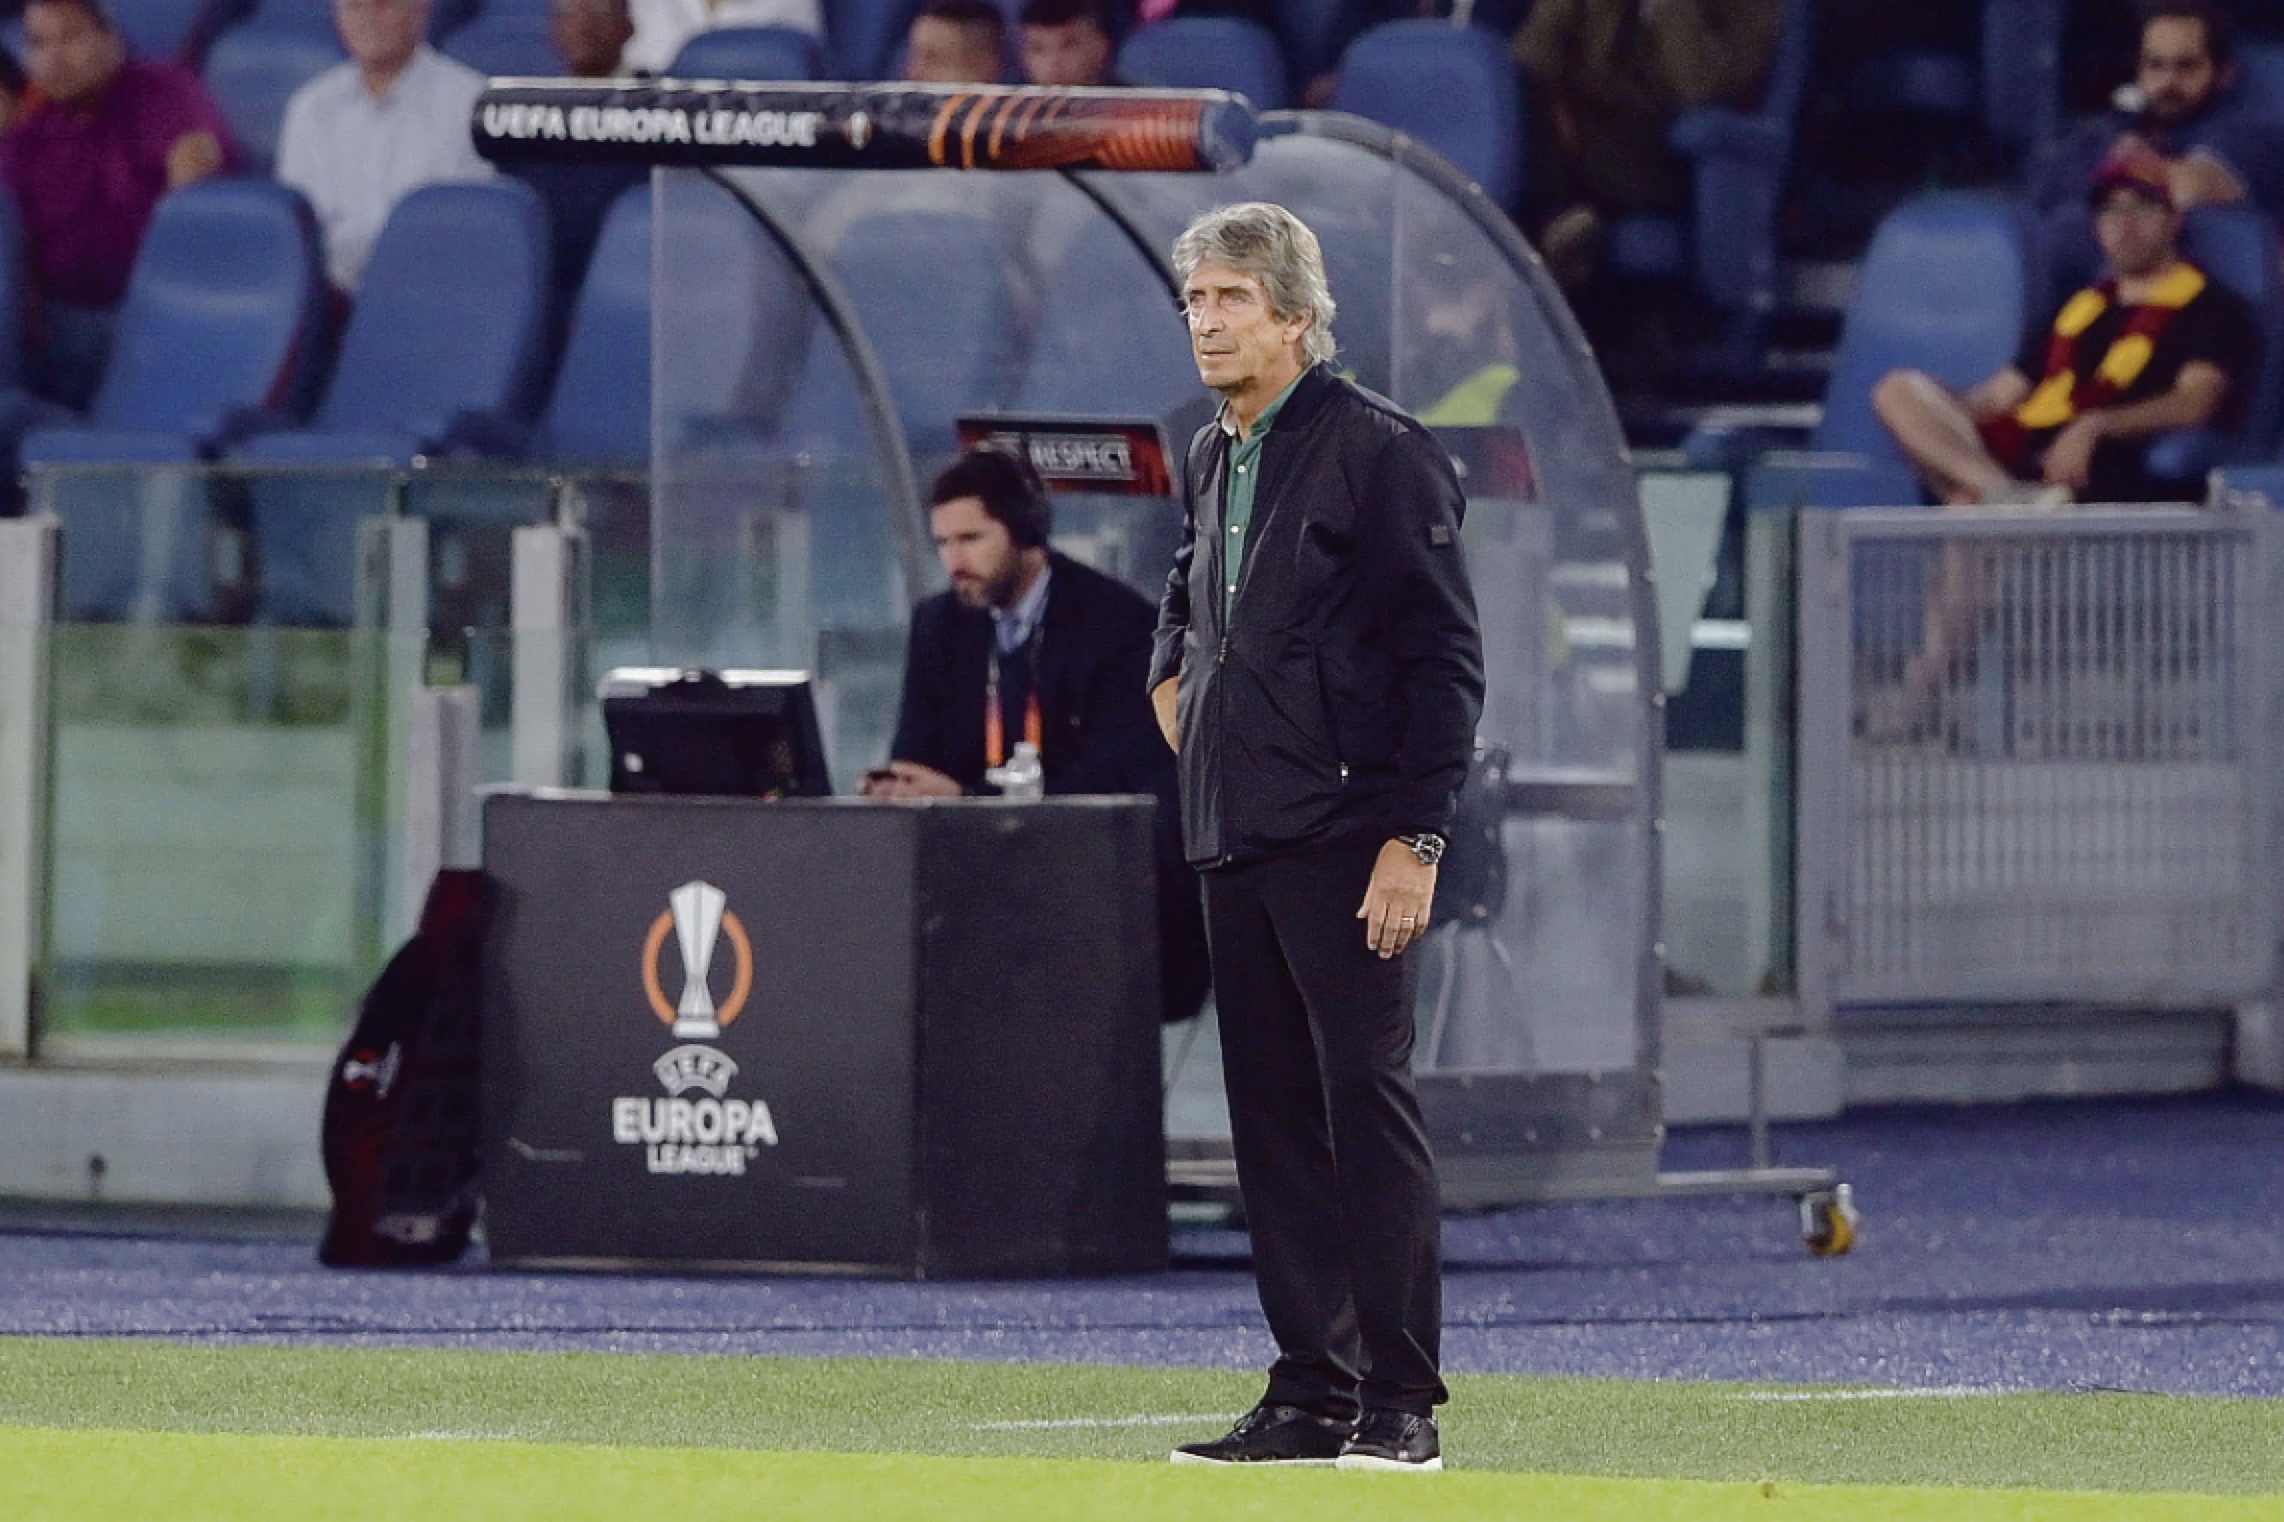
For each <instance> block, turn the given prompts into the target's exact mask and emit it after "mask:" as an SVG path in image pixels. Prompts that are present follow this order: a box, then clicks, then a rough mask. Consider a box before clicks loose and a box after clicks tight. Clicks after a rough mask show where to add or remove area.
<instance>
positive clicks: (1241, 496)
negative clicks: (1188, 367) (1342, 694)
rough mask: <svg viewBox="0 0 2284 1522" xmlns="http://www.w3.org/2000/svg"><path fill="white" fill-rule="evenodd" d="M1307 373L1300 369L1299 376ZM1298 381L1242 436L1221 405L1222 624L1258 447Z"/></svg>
mask: <svg viewBox="0 0 2284 1522" xmlns="http://www.w3.org/2000/svg"><path fill="white" fill-rule="evenodd" d="M1307 373H1308V372H1307V371H1306V370H1303V371H1302V372H1301V374H1302V375H1306V374H1307ZM1299 384H1300V379H1299V377H1298V376H1296V377H1294V379H1293V383H1292V385H1291V386H1287V387H1286V388H1285V389H1284V390H1282V391H1280V392H1278V393H1277V398H1276V400H1275V401H1273V402H1271V403H1270V404H1269V405H1268V406H1266V407H1264V408H1262V409H1261V415H1260V416H1259V417H1257V418H1255V419H1254V420H1253V431H1252V432H1251V433H1249V434H1247V435H1246V436H1245V437H1244V438H1242V439H1241V438H1239V437H1238V436H1237V423H1236V421H1235V420H1234V419H1232V418H1231V417H1230V415H1229V404H1228V403H1226V402H1224V403H1223V404H1222V408H1221V417H1220V419H1219V422H1220V423H1221V431H1222V432H1223V433H1226V434H1228V435H1229V467H1228V468H1229V474H1228V476H1227V478H1226V481H1225V483H1224V484H1225V486H1226V490H1224V491H1223V492H1222V494H1221V523H1222V529H1221V532H1222V535H1223V537H1224V538H1226V539H1227V540H1228V541H1229V542H1228V543H1227V544H1224V545H1223V546H1222V547H1221V548H1222V557H1221V564H1222V568H1223V569H1224V570H1225V571H1227V572H1228V574H1229V579H1228V580H1227V581H1225V582H1224V583H1222V590H1221V621H1222V624H1223V625H1224V626H1225V627H1226V626H1227V625H1228V623H1229V620H1230V619H1231V618H1232V617H1233V616H1235V614H1236V611H1237V582H1238V573H1239V572H1241V571H1242V570H1243V569H1244V568H1245V541H1246V538H1247V536H1248V534H1250V532H1251V531H1252V528H1253V491H1254V488H1255V487H1257V486H1258V485H1260V482H1261V446H1262V444H1263V443H1264V442H1265V441H1266V440H1267V439H1268V437H1269V428H1270V425H1271V424H1273V423H1275V422H1276V421H1277V414H1278V413H1279V412H1282V411H1283V410H1284V408H1285V402H1286V399H1287V398H1289V397H1290V396H1292V394H1293V386H1297V385H1299Z"/></svg>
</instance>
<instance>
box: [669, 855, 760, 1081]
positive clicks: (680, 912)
mask: <svg viewBox="0 0 2284 1522" xmlns="http://www.w3.org/2000/svg"><path fill="white" fill-rule="evenodd" d="M729 901H730V896H729V895H728V894H727V893H724V892H723V891H722V890H721V889H719V888H717V887H715V886H714V885H713V884H712V883H709V882H698V881H691V882H686V883H684V884H683V885H682V886H681V887H679V888H676V889H675V890H674V891H673V892H671V893H669V894H667V895H666V903H667V910H666V912H665V913H664V914H661V915H660V916H659V917H658V918H657V919H656V920H654V921H652V923H651V927H650V934H649V936H648V937H647V938H646V939H645V940H644V942H643V948H642V989H643V992H644V994H646V995H647V996H648V997H649V999H650V1008H651V1012H652V1013H653V1014H655V1015H657V1016H658V1018H659V1019H660V1020H662V1021H664V1022H665V1023H666V1024H667V1025H669V1026H671V1027H672V1028H673V1031H674V1035H675V1037H676V1038H677V1039H678V1040H683V1041H712V1040H713V1039H715V1038H716V1037H717V1036H719V1035H721V1033H722V1027H723V1026H725V1025H728V1024H729V1023H730V1022H731V1021H732V1020H735V1019H736V1018H737V1017H738V1012H739V1011H740V1010H743V1009H744V1008H745V1003H746V999H747V998H748V996H750V995H751V994H752V992H753V943H752V942H751V941H750V940H748V939H747V938H746V933H745V926H744V925H743V924H742V923H740V922H739V920H738V917H737V915H736V913H735V912H734V911H732V910H731V909H729V908H728V907H727V906H728V904H729ZM669 935H672V936H673V937H674V944H675V945H676V946H677V947H678V948H679V949H680V950H681V952H682V997H681V998H680V999H678V1000H676V1001H674V1002H673V1003H668V1002H667V998H666V989H665V986H664V984H665V981H666V969H665V968H663V967H661V966H660V965H659V963H661V962H662V961H664V960H665V956H664V953H665V950H666V938H667V936H669ZM725 938H726V939H727V940H728V941H729V943H730V952H731V955H732V958H733V959H734V961H735V963H736V967H735V970H734V972H733V974H732V976H731V978H730V991H729V995H728V997H726V998H724V999H723V1000H722V1003H721V1007H720V1008H719V1009H717V1008H716V1007H715V1005H714V992H713V990H712V989H711V988H709V987H708V986H707V984H706V979H707V976H708V975H709V974H710V973H712V972H713V970H714V950H715V946H716V944H717V943H718V942H720V941H721V940H723V939H725Z"/></svg>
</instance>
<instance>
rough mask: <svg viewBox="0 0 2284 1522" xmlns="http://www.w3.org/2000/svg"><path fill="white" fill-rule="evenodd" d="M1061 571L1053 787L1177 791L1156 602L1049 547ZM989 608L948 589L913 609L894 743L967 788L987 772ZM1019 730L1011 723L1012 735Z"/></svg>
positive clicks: (977, 788)
mask: <svg viewBox="0 0 2284 1522" xmlns="http://www.w3.org/2000/svg"><path fill="white" fill-rule="evenodd" d="M1050 560H1051V563H1052V565H1053V566H1054V575H1053V578H1052V579H1051V580H1050V581H1049V582H1048V585H1047V608H1046V612H1045V613H1044V614H1043V615H1042V616H1041V622H1040V627H1039V635H1038V640H1039V643H1038V647H1037V649H1038V660H1039V675H1038V681H1039V715H1040V718H1041V719H1042V720H1043V721H1044V725H1045V731H1046V735H1045V740H1044V742H1043V743H1042V744H1041V745H1040V747H1039V749H1040V758H1039V759H1040V761H1041V763H1042V764H1043V765H1044V767H1045V769H1046V777H1047V791H1048V792H1050V793H1153V794H1156V795H1157V796H1158V797H1159V798H1160V799H1161V800H1168V801H1170V800H1171V799H1172V798H1173V796H1174V753H1173V752H1172V751H1171V750H1169V749H1167V748H1166V742H1165V739H1164V738H1163V737H1162V736H1161V735H1160V734H1159V733H1158V721H1157V718H1156V716H1155V715H1154V714H1153V713H1152V712H1151V708H1150V693H1149V689H1148V688H1147V687H1145V686H1144V685H1143V684H1144V682H1145V680H1146V679H1147V678H1148V676H1149V674H1150V644H1151V638H1152V635H1153V632H1154V631H1155V629H1156V627H1157V610H1156V609H1155V608H1153V607H1151V605H1150V603H1149V602H1148V601H1147V600H1146V599H1145V598H1144V597H1143V596H1142V594H1140V593H1139V592H1136V591H1135V590H1134V589H1133V588H1131V587H1129V586H1127V585H1126V584H1125V583H1123V582H1120V581H1115V580H1113V579H1112V578H1110V577H1108V576H1105V575H1103V574H1102V573H1101V572H1100V571H1097V570H1094V569H1092V568H1091V567H1089V566H1084V565H1081V564H1080V563H1079V562H1077V561H1075V560H1072V559H1070V558H1069V557H1068V556H1065V555H1061V554H1054V553H1053V552H1050ZM991 641H992V627H991V615H990V614H989V613H987V612H985V611H984V610H983V609H981V608H971V607H968V606H967V605H966V604H965V603H963V602H961V601H960V600H959V597H958V595H957V594H955V593H951V592H940V593H938V594H937V595H936V596H934V597H931V598H929V599H928V600H927V601H925V602H923V603H921V604H920V606H919V607H917V608H915V609H914V610H913V613H912V636H911V642H910V644H909V645H908V646H907V648H906V651H905V661H904V703H903V709H902V712H901V713H900V714H899V715H898V717H897V721H896V741H895V744H894V745H892V746H891V747H890V751H889V753H890V754H891V755H892V756H894V757H895V758H896V759H898V760H900V761H918V762H920V763H921V764H922V765H924V766H932V767H934V768H935V769H936V770H937V771H940V772H942V773H944V774H945V775H946V776H948V777H951V778H953V779H954V780H956V781H957V782H958V783H959V784H960V786H962V787H963V788H966V789H967V790H968V791H969V792H971V793H973V792H982V791H986V788H985V785H984V780H983V769H984V757H983V692H984V685H985V682H986V681H987V675H986V672H987V670H988V668H989V665H990V660H991ZM1020 734H1021V728H1020V726H1019V725H1018V726H1011V727H1010V730H1009V738H1010V740H1012V739H1013V738H1015V737H1016V736H1018V735H1020Z"/></svg>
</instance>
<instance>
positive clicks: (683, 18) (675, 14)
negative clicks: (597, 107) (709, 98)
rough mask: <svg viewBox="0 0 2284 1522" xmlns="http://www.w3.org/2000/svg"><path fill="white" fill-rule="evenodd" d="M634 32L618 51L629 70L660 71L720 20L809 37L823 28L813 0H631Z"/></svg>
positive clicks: (720, 24) (723, 23)
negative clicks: (698, 35)
mask: <svg viewBox="0 0 2284 1522" xmlns="http://www.w3.org/2000/svg"><path fill="white" fill-rule="evenodd" d="M628 8H629V9H630V10H631V11H632V12H633V13H634V38H633V40H632V41H630V42H628V43H627V46H626V51H625V52H624V53H622V54H620V55H619V59H620V62H621V64H623V65H624V67H625V68H626V69H627V70H628V71H629V72H631V73H635V74H661V73H664V72H665V70H666V66H667V65H668V64H670V63H672V62H673V61H674V55H675V54H677V53H679V52H681V51H682V44H684V43H685V42H688V41H689V40H690V39H691V38H692V37H695V36H696V35H697V34H698V33H700V32H710V31H713V30H714V29H715V28H717V27H725V26H782V27H788V28H790V29H792V30H793V31H796V32H807V33H808V34H809V35H810V36H812V37H822V36H823V35H824V34H825V16H824V9H823V7H822V6H820V5H819V4H818V0H632V3H631V4H630V5H629V7H628Z"/></svg>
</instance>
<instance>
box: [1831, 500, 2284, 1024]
mask: <svg viewBox="0 0 2284 1522" xmlns="http://www.w3.org/2000/svg"><path fill="white" fill-rule="evenodd" d="M2278 533H2279V526H2278V524H2277V521H2276V514H2275V513H2274V512H2273V511H2272V510H2269V509H2267V508H2266V507H2265V506H2259V507H2252V508H2245V509H2237V508H2233V507H2228V508H2220V509H2215V510H2210V511H2202V510H2197V509H2175V508H2125V509H2080V510H2076V511H2072V512H2069V513H2065V514H2018V515H1985V514H1979V513H1978V514H1972V515H1969V514H1963V513H1941V512H1928V511H1924V510H1920V511H1914V510H1886V509H1867V510H1855V511H1847V512H1827V513H1815V514H1809V515H1805V516H1804V517H1803V518H1802V519H1801V520H1800V529H1799V541H1798V578H1799V579H1798V603H1797V614H1798V628H1797V638H1798V644H1797V657H1798V668H1797V669H1798V679H1799V712H1798V721H1799V731H1798V743H1799V750H1798V760H1799V770H1798V776H1797V805H1798V816H1797V823H1798V839H1797V846H1798V849H1797V857H1796V860H1797V871H1798V876H1797V896H1796V905H1797V909H1796V912H1797V915H1798V919H1797V935H1798V947H1797V955H1798V975H1799V991H1800V998H1801V1004H1802V1008H1803V1012H1804V1014H1806V1015H1807V1017H1808V1018H1809V1019H1810V1021H1811V1022H1812V1023H1813V1022H1816V1021H1818V1020H1820V1019H1822V1020H1828V1019H1829V1018H1830V1015H1831V1012H1832V1011H1833V1010H1834V1009H1835V1008H1836V1007H1838V1006H1843V1005H1882V1004H1885V1005H1895V1004H1916V1003H1928V1004H1934V1003H1943V1002H1947V1001H1952V1002H1981V1003H1987V1002H1992V1001H1997V1002H2002V1003H2004V1002H2034V1001H2064V1000H2067V1001H2083V1002H2087V1003H2094V1004H2103V1003H2116V1004H2125V1003H2131V1004H2135V1005H2138V1006H2140V1007H2145V1008H2147V1007H2186V1006H2197V1005H2212V1004H2216V1003H2228V1002H2233V1001H2236V1000H2239V999H2243V998H2246V997H2250V996H2252V995H2253V994H2255V993H2257V992H2258V991H2259V990H2260V989H2261V988H2263V987H2264V986H2265V985H2266V984H2267V983H2268V981H2269V979H2270V977H2271V975H2272V972H2273V968H2274V962H2275V952H2276V939H2277V926H2278V905H2277V893H2276V885H2275V882H2274V874H2273V869H2272V864H2273V862H2274V861H2275V860H2276V837H2277V822H2278V814H2279V808H2278V794H2279V782H2280V780H2284V779H2280V776H2279V767H2278V763H2277V761H2276V759H2275V757H2274V754H2273V752H2272V751H2271V749H2270V748H2269V747H2268V746H2267V745H2266V744H2265V743H2264V737H2265V736H2266V735H2267V734H2268V732H2269V725H2270V723H2271V721H2272V719H2273V716H2274V715H2275V714H2276V713H2277V712H2278V704H2277V692H2276V682H2277V675H2278V670H2279V664H2280V663H2279V661H2278V660H2277V655H2276V641H2277V637H2278V632H2279V627H2280V625H2279V618H2278V614H2279V612H2280V611H2284V602H2280V601H2279V595H2278V594H2279V583H2278V549H2279V539H2278Z"/></svg>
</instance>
